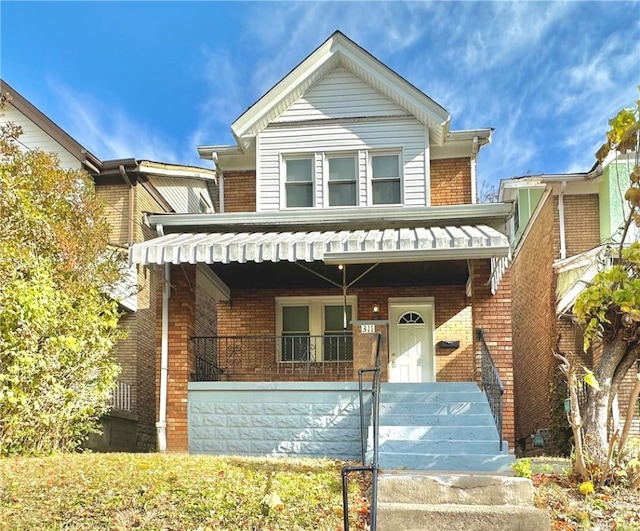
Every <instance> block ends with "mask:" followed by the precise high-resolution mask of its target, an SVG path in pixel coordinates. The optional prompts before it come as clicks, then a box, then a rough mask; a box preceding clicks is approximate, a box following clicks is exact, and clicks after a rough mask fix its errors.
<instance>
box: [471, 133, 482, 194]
mask: <svg viewBox="0 0 640 531" xmlns="http://www.w3.org/2000/svg"><path fill="white" fill-rule="evenodd" d="M478 142H479V141H478V137H477V136H474V137H473V144H472V146H471V161H470V162H471V203H472V204H475V203H477V202H478V183H477V181H476V179H477V178H478V177H477V167H478V151H479V150H480V148H479V144H478Z"/></svg>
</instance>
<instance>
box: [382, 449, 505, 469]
mask: <svg viewBox="0 0 640 531" xmlns="http://www.w3.org/2000/svg"><path fill="white" fill-rule="evenodd" d="M514 461H515V457H514V456H513V455H508V454H498V453H489V454H462V453H459V452H456V453H452V454H442V453H438V454H426V453H423V452H420V453H406V452H403V453H400V452H394V453H385V452H384V451H382V450H381V451H380V452H379V454H378V464H379V466H380V468H381V469H383V470H433V471H451V472H500V473H504V474H513V471H512V469H511V465H512V464H513V463H514Z"/></svg>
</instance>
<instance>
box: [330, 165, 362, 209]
mask: <svg viewBox="0 0 640 531" xmlns="http://www.w3.org/2000/svg"><path fill="white" fill-rule="evenodd" d="M327 162H328V166H329V176H328V177H329V178H328V181H327V186H328V188H329V206H355V205H356V200H357V186H356V183H357V164H356V157H355V155H349V156H337V157H336V156H331V157H328V159H327Z"/></svg>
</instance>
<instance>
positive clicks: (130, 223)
mask: <svg viewBox="0 0 640 531" xmlns="http://www.w3.org/2000/svg"><path fill="white" fill-rule="evenodd" d="M118 169H119V170H120V175H122V178H123V179H124V182H125V183H127V184H128V185H129V219H128V220H127V239H128V241H127V244H128V245H129V246H131V245H133V218H134V216H135V208H134V204H133V202H134V200H135V197H134V191H133V183H132V182H131V179H130V178H129V176H128V175H127V172H126V171H125V169H124V165H123V164H120V166H119V167H118Z"/></svg>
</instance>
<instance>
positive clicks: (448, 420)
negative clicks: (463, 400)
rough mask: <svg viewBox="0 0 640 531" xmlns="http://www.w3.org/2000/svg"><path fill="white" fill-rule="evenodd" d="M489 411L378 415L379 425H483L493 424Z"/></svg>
mask: <svg viewBox="0 0 640 531" xmlns="http://www.w3.org/2000/svg"><path fill="white" fill-rule="evenodd" d="M493 423H494V421H493V415H491V413H488V414H487V413H479V414H475V415H472V414H465V415H420V414H418V415H405V414H397V413H386V412H385V414H381V415H380V426H484V425H487V424H488V425H491V424H493Z"/></svg>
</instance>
